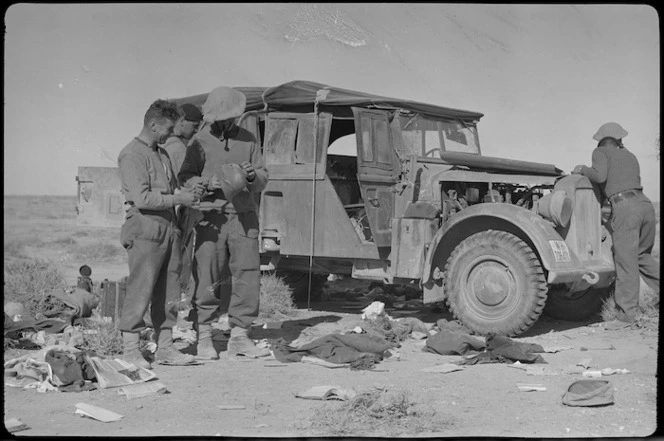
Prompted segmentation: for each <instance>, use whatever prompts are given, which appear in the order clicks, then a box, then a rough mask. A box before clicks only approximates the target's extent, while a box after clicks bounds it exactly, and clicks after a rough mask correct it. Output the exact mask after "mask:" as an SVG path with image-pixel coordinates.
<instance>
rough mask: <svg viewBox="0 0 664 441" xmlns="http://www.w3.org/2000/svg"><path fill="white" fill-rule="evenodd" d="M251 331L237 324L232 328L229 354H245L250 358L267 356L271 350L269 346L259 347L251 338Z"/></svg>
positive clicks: (231, 355) (235, 355)
mask: <svg viewBox="0 0 664 441" xmlns="http://www.w3.org/2000/svg"><path fill="white" fill-rule="evenodd" d="M248 334H249V331H248V330H247V329H245V328H240V327H239V326H235V327H233V328H231V338H230V339H228V356H229V357H231V358H233V357H238V356H244V357H249V358H259V357H267V356H268V355H270V351H269V350H268V349H267V348H258V347H256V345H255V344H254V342H253V341H252V340H251V339H250V338H249V335H248Z"/></svg>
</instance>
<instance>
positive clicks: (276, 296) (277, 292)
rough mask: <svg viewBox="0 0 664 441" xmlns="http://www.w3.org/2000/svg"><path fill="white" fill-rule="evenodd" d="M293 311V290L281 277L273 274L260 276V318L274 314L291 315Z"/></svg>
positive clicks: (270, 316)
mask: <svg viewBox="0 0 664 441" xmlns="http://www.w3.org/2000/svg"><path fill="white" fill-rule="evenodd" d="M294 311H295V305H294V304H293V290H292V289H291V288H290V287H289V286H288V285H287V284H285V283H284V281H283V280H282V278H281V277H277V276H276V275H274V274H264V275H262V276H261V294H260V309H259V313H258V316H259V317H260V318H263V319H265V318H274V317H275V316H279V315H281V316H291V315H292V314H293V312H294Z"/></svg>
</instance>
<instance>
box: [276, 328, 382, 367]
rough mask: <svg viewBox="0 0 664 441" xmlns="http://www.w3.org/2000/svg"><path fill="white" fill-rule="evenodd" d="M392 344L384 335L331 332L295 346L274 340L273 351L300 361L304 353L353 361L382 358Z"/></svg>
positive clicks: (333, 360)
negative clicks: (297, 346)
mask: <svg viewBox="0 0 664 441" xmlns="http://www.w3.org/2000/svg"><path fill="white" fill-rule="evenodd" d="M391 347H392V344H391V343H390V342H389V341H387V340H385V339H384V338H382V337H379V336H376V335H368V334H329V335H326V336H323V337H320V338H317V339H316V340H313V341H312V342H310V343H307V344H305V345H302V346H300V347H299V348H293V347H291V346H289V345H287V344H285V342H284V340H282V339H280V341H276V342H273V344H272V351H273V353H274V356H275V358H276V359H277V360H279V361H281V362H283V363H288V362H299V361H301V360H302V357H303V356H304V355H311V356H314V357H317V358H320V359H322V360H325V361H329V362H330V363H337V364H342V363H351V362H353V361H356V360H359V359H362V358H365V357H370V358H372V359H376V358H377V357H376V356H378V357H379V359H382V356H383V354H384V353H385V351H387V350H388V349H390V348H391Z"/></svg>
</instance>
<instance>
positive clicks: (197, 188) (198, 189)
mask: <svg viewBox="0 0 664 441" xmlns="http://www.w3.org/2000/svg"><path fill="white" fill-rule="evenodd" d="M192 191H193V192H194V194H195V195H196V196H198V197H199V198H200V197H201V196H203V194H205V186H204V185H203V184H201V183H197V184H195V185H194V186H193V187H192Z"/></svg>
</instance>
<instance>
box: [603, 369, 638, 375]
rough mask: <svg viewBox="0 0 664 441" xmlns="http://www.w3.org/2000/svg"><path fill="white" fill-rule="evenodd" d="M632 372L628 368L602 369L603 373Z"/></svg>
mask: <svg viewBox="0 0 664 441" xmlns="http://www.w3.org/2000/svg"><path fill="white" fill-rule="evenodd" d="M630 373H631V372H630V371H628V370H627V369H611V368H604V369H602V375H614V374H630Z"/></svg>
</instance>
